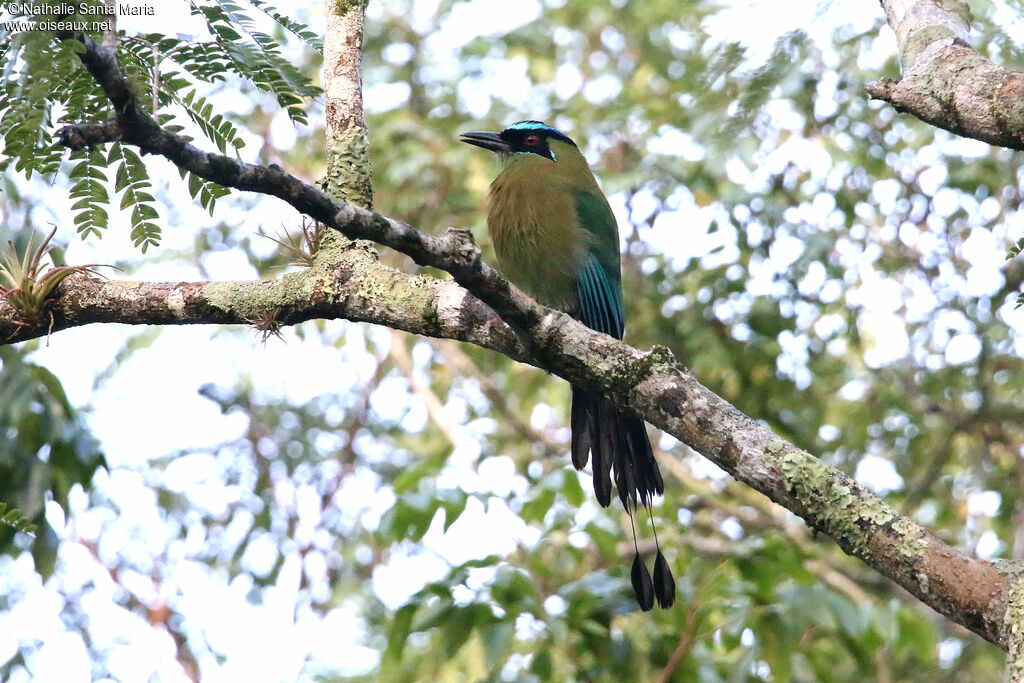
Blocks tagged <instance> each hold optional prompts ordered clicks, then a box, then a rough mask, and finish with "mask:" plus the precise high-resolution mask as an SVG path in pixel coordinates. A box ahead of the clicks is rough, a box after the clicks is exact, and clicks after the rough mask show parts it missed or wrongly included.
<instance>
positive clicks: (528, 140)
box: [523, 135, 540, 147]
mask: <svg viewBox="0 0 1024 683" xmlns="http://www.w3.org/2000/svg"><path fill="white" fill-rule="evenodd" d="M523 144H524V145H526V146H527V147H536V146H537V145H539V144H540V136H537V135H527V136H526V137H525V138H523Z"/></svg>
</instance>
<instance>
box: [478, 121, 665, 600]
mask: <svg viewBox="0 0 1024 683" xmlns="http://www.w3.org/2000/svg"><path fill="white" fill-rule="evenodd" d="M460 139H461V141H462V142H465V143H468V144H470V145H475V146H477V147H482V148H483V149H487V150H490V151H492V152H495V153H496V154H497V155H498V157H499V158H500V160H501V164H502V167H501V171H500V172H499V173H498V176H497V177H496V178H495V179H494V182H492V183H491V189H490V193H489V196H488V210H487V230H488V232H489V233H490V236H491V240H492V242H493V243H494V251H495V254H496V256H497V258H498V269H499V270H500V271H501V272H502V274H503V275H504V276H505V277H507V278H508V279H509V280H510V281H511V282H513V283H514V284H515V285H516V286H517V287H519V288H520V289H522V290H523V291H524V292H526V293H527V294H529V295H530V296H532V297H533V298H534V299H536V300H537V301H539V302H540V303H542V304H545V305H547V306H551V307H552V308H557V309H559V310H562V311H565V312H566V313H568V314H570V315H572V316H573V317H574V318H576V319H578V320H579V321H580V322H582V323H583V324H584V325H586V326H587V327H590V328H591V329H594V330H597V331H599V332H604V333H605V334H609V335H611V336H613V337H615V338H616V339H622V335H623V332H624V330H625V309H624V307H623V303H622V275H621V265H620V259H619V230H618V225H617V224H616V221H615V215H614V214H613V213H612V210H611V207H610V206H609V205H608V200H607V199H606V198H605V196H604V193H602V192H601V188H600V187H599V186H598V184H597V179H596V178H595V177H594V174H593V172H591V170H590V166H589V165H588V164H587V160H586V159H585V158H584V156H583V154H582V153H581V152H580V150H579V148H578V147H577V146H576V143H575V142H573V141H572V139H571V138H569V136H568V135H566V134H565V133H563V132H562V131H560V130H558V129H557V128H553V127H551V126H549V125H547V124H545V123H542V122H540V121H519V122H517V123H513V124H512V125H511V126H509V127H508V128H506V129H505V130H503V131H501V132H500V133H491V132H485V131H473V132H470V133H463V134H462V136H461V137H460ZM569 423H570V426H571V428H572V445H571V453H572V463H573V465H574V466H575V467H576V469H583V467H584V466H586V464H587V461H588V460H592V462H593V472H594V494H595V495H596V496H597V500H598V502H599V503H601V505H603V506H608V505H609V504H610V503H611V499H612V483H613V482H614V484H615V489H616V492H617V493H618V497H619V500H620V501H621V502H622V505H623V507H624V508H625V509H626V512H627V513H628V514H629V518H630V527H631V528H632V529H633V549H634V556H633V566H632V571H631V578H632V584H633V591H634V593H635V594H636V598H637V602H638V603H639V604H640V608H641V609H643V610H644V611H647V610H649V609H651V607H653V605H654V601H655V599H657V601H658V605H659V606H661V607H663V608H667V607H670V606H671V605H672V603H673V602H674V600H675V580H674V579H673V578H672V572H671V570H670V569H669V566H668V562H667V561H666V559H665V556H664V555H663V554H662V552H661V546H660V544H658V541H657V538H658V537H657V532H656V531H655V536H654V538H655V548H656V550H657V554H656V556H655V561H654V574H653V578H652V575H651V573H650V572H649V571H648V569H647V565H646V564H645V563H644V562H643V560H642V559H641V557H640V550H639V547H638V546H637V542H636V529H635V526H634V525H633V512H634V511H635V510H636V507H637V505H638V504H639V505H642V506H643V507H645V508H646V509H647V511H648V516H649V517H650V518H651V526H652V529H653V528H654V518H653V516H652V515H651V514H650V506H651V501H652V499H653V498H654V496H655V495H661V494H662V493H664V489H665V485H664V482H663V481H662V478H661V472H659V470H658V464H657V462H655V460H654V453H653V452H652V450H651V442H650V439H649V438H648V436H647V428H646V427H645V425H644V422H643V420H641V419H640V418H639V417H637V416H636V415H634V414H633V413H631V412H629V411H625V410H622V409H620V408H618V407H616V406H615V405H614V404H613V403H612V402H611V401H609V400H607V399H606V398H604V397H603V396H601V395H600V394H597V393H594V392H591V391H586V390H584V389H581V388H579V387H576V386H573V387H572V408H571V410H570V417H569Z"/></svg>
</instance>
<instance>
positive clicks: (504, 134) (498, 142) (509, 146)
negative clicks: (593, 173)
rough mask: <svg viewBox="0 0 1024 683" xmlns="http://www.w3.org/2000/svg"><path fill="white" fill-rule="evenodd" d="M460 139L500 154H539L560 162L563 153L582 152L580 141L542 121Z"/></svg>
mask: <svg viewBox="0 0 1024 683" xmlns="http://www.w3.org/2000/svg"><path fill="white" fill-rule="evenodd" d="M459 140H461V141H462V142H465V143H468V144H470V145H476V146H477V147H483V148H484V149H489V150H491V151H492V152H496V153H498V154H499V155H500V156H511V155H519V154H535V155H537V156H539V157H543V158H544V159H549V160H551V161H558V158H559V155H560V154H571V153H573V152H574V153H575V154H577V155H578V154H579V150H578V149H577V148H576V143H575V142H573V141H572V140H571V139H570V138H569V136H568V135H566V134H565V133H563V132H562V131H560V130H558V129H557V128H552V127H551V126H549V125H547V124H546V123H541V122H540V121H519V122H518V123H513V124H512V125H511V126H509V127H508V128H506V129H505V130H503V131H501V132H500V133H487V132H483V131H474V132H471V133H463V134H462V135H461V136H460V137H459Z"/></svg>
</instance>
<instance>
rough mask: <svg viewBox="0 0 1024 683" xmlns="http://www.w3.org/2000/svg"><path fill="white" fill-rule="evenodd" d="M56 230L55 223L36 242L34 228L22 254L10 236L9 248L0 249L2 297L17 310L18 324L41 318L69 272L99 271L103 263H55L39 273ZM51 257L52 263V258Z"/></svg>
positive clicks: (16, 321) (34, 321)
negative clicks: (36, 243)
mask: <svg viewBox="0 0 1024 683" xmlns="http://www.w3.org/2000/svg"><path fill="white" fill-rule="evenodd" d="M56 232H57V228H56V227H54V229H53V230H51V231H50V234H49V235H47V236H46V238H45V239H44V240H43V241H42V243H40V244H39V245H38V246H36V245H34V244H33V241H34V239H35V232H33V233H32V234H31V235H29V238H28V243H27V244H26V245H25V253H24V254H22V255H20V256H19V255H18V250H17V249H16V248H15V246H14V242H13V241H11V240H7V249H6V250H5V251H4V252H2V253H0V299H3V300H6V301H7V303H9V304H10V305H11V306H12V307H13V308H14V310H15V311H16V314H17V320H15V324H18V325H22V326H24V325H33V324H35V323H37V322H39V321H40V320H42V319H43V314H44V313H45V311H46V306H47V303H48V300H49V299H50V297H51V296H52V295H53V291H54V290H55V289H56V288H57V285H59V284H60V283H61V282H63V281H64V280H65V279H66V278H67V277H68V276H70V275H72V274H74V273H90V274H93V275H99V273H97V272H96V271H95V270H94V268H96V267H98V266H101V265H103V264H100V263H89V264H86V265H83V266H58V265H56V264H53V265H51V266H50V267H49V268H47V269H46V271H45V272H43V273H42V274H40V265H41V263H42V261H43V259H44V258H46V257H47V256H49V254H50V249H51V248H50V246H49V245H50V240H51V239H53V236H54V234H56ZM50 261H51V264H52V261H53V259H52V258H51V259H50ZM111 267H113V266H111Z"/></svg>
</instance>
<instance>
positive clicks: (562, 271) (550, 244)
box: [487, 155, 587, 312]
mask: <svg viewBox="0 0 1024 683" xmlns="http://www.w3.org/2000/svg"><path fill="white" fill-rule="evenodd" d="M554 164H555V162H552V161H549V160H547V159H543V158H540V157H537V156H533V155H531V156H530V157H521V158H512V159H510V160H509V161H508V162H507V164H506V166H505V168H504V169H503V170H502V172H501V174H499V175H498V177H497V178H496V179H495V180H494V182H493V183H492V184H491V193H490V207H489V210H488V213H487V227H488V230H489V231H490V233H491V239H492V241H493V242H494V250H495V253H496V255H497V257H498V268H499V269H500V270H501V272H502V273H503V274H504V275H505V277H507V278H508V279H509V280H511V281H512V282H513V283H514V284H515V285H516V286H517V287H519V288H520V289H522V290H523V291H525V292H526V293H527V294H529V295H530V296H532V297H534V298H535V299H537V300H538V301H540V302H541V303H543V304H545V305H548V306H552V307H554V308H558V309H561V310H563V311H568V312H575V311H576V309H577V307H578V306H577V301H576V279H577V271H578V270H579V267H580V264H582V263H583V262H584V260H585V258H586V255H587V253H586V252H587V248H586V239H585V233H584V231H583V230H582V229H581V226H580V220H579V216H578V215H577V212H576V206H575V202H574V200H573V194H572V191H571V190H570V188H569V187H568V186H567V184H566V183H565V182H564V180H563V179H562V178H560V177H559V174H558V173H555V172H553V171H554V169H553V168H551V167H553V166H554Z"/></svg>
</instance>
